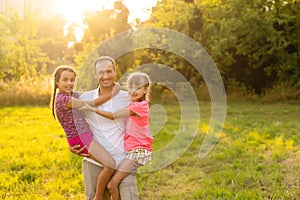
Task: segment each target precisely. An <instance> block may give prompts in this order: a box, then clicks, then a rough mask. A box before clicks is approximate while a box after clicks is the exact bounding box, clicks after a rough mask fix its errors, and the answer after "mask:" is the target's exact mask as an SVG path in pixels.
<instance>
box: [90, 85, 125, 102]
mask: <svg viewBox="0 0 300 200" xmlns="http://www.w3.org/2000/svg"><path fill="white" fill-rule="evenodd" d="M119 91H120V86H119V85H118V84H116V85H115V86H114V88H113V89H112V91H111V92H110V93H109V94H105V95H102V96H101V97H98V98H96V99H94V100H91V101H85V102H87V104H89V105H90V106H100V105H101V104H103V103H104V102H106V101H108V100H110V99H111V98H112V97H113V96H115V95H117V94H118V92H119Z"/></svg>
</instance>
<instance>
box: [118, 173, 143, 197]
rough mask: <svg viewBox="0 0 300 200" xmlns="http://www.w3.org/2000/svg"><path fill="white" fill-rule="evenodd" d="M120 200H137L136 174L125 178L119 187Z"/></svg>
mask: <svg viewBox="0 0 300 200" xmlns="http://www.w3.org/2000/svg"><path fill="white" fill-rule="evenodd" d="M119 191H120V197H121V200H138V199H139V195H138V187H137V181H136V173H131V174H129V175H128V176H126V177H125V178H124V179H123V180H122V181H121V183H120V185H119Z"/></svg>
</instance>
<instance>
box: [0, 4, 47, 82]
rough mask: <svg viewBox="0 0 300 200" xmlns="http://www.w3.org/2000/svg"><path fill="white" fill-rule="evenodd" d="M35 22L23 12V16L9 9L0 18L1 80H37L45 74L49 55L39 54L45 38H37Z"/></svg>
mask: <svg viewBox="0 0 300 200" xmlns="http://www.w3.org/2000/svg"><path fill="white" fill-rule="evenodd" d="M37 25H38V20H37V19H36V18H34V17H33V16H32V15H31V12H28V13H25V14H24V16H23V17H20V15H19V14H18V13H16V12H14V11H13V10H10V11H9V13H8V15H7V17H6V16H4V15H1V21H0V29H1V31H0V32H1V33H3V34H2V35H1V47H0V48H1V60H0V63H1V66H0V71H1V76H2V77H3V79H4V80H12V79H17V80H18V79H20V78H21V77H25V78H26V77H36V76H38V75H41V74H44V73H45V67H46V65H47V63H50V62H51V61H50V59H49V58H48V56H47V55H46V54H45V53H43V52H42V50H41V45H43V44H44V43H45V39H44V38H40V37H39V36H38V35H37Z"/></svg>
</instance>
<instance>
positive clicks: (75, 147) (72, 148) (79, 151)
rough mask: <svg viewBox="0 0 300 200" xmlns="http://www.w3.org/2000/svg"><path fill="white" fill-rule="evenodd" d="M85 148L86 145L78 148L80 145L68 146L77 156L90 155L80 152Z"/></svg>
mask: <svg viewBox="0 0 300 200" xmlns="http://www.w3.org/2000/svg"><path fill="white" fill-rule="evenodd" d="M85 148H86V146H84V147H82V148H80V145H75V146H70V147H69V149H70V151H71V152H72V153H74V154H76V155H78V156H85V157H90V155H89V154H85V153H82V152H83V151H84V149H85Z"/></svg>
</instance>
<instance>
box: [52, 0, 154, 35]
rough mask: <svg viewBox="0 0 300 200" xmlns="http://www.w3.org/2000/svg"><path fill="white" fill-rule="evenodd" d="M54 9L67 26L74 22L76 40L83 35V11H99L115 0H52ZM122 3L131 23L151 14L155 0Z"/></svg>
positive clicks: (132, 0) (109, 7)
mask: <svg viewBox="0 0 300 200" xmlns="http://www.w3.org/2000/svg"><path fill="white" fill-rule="evenodd" d="M53 1H54V10H55V12H56V14H61V15H62V16H63V18H64V19H65V20H66V21H67V25H66V27H67V26H69V25H70V24H72V23H76V24H77V26H78V30H75V35H76V38H77V40H80V38H82V36H83V29H84V25H83V13H84V12H86V11H92V12H95V11H101V10H104V9H112V8H113V7H114V2H116V0H102V1H99V0H85V1H84V3H83V1H82V0H53ZM122 3H123V4H124V5H125V6H126V7H127V8H128V10H129V12H130V14H129V18H128V20H129V23H132V22H133V21H134V20H135V19H136V18H139V19H140V20H141V21H145V20H147V19H148V18H149V17H150V15H151V8H152V7H153V6H155V5H156V3H157V0H142V1H135V0H123V1H122Z"/></svg>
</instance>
